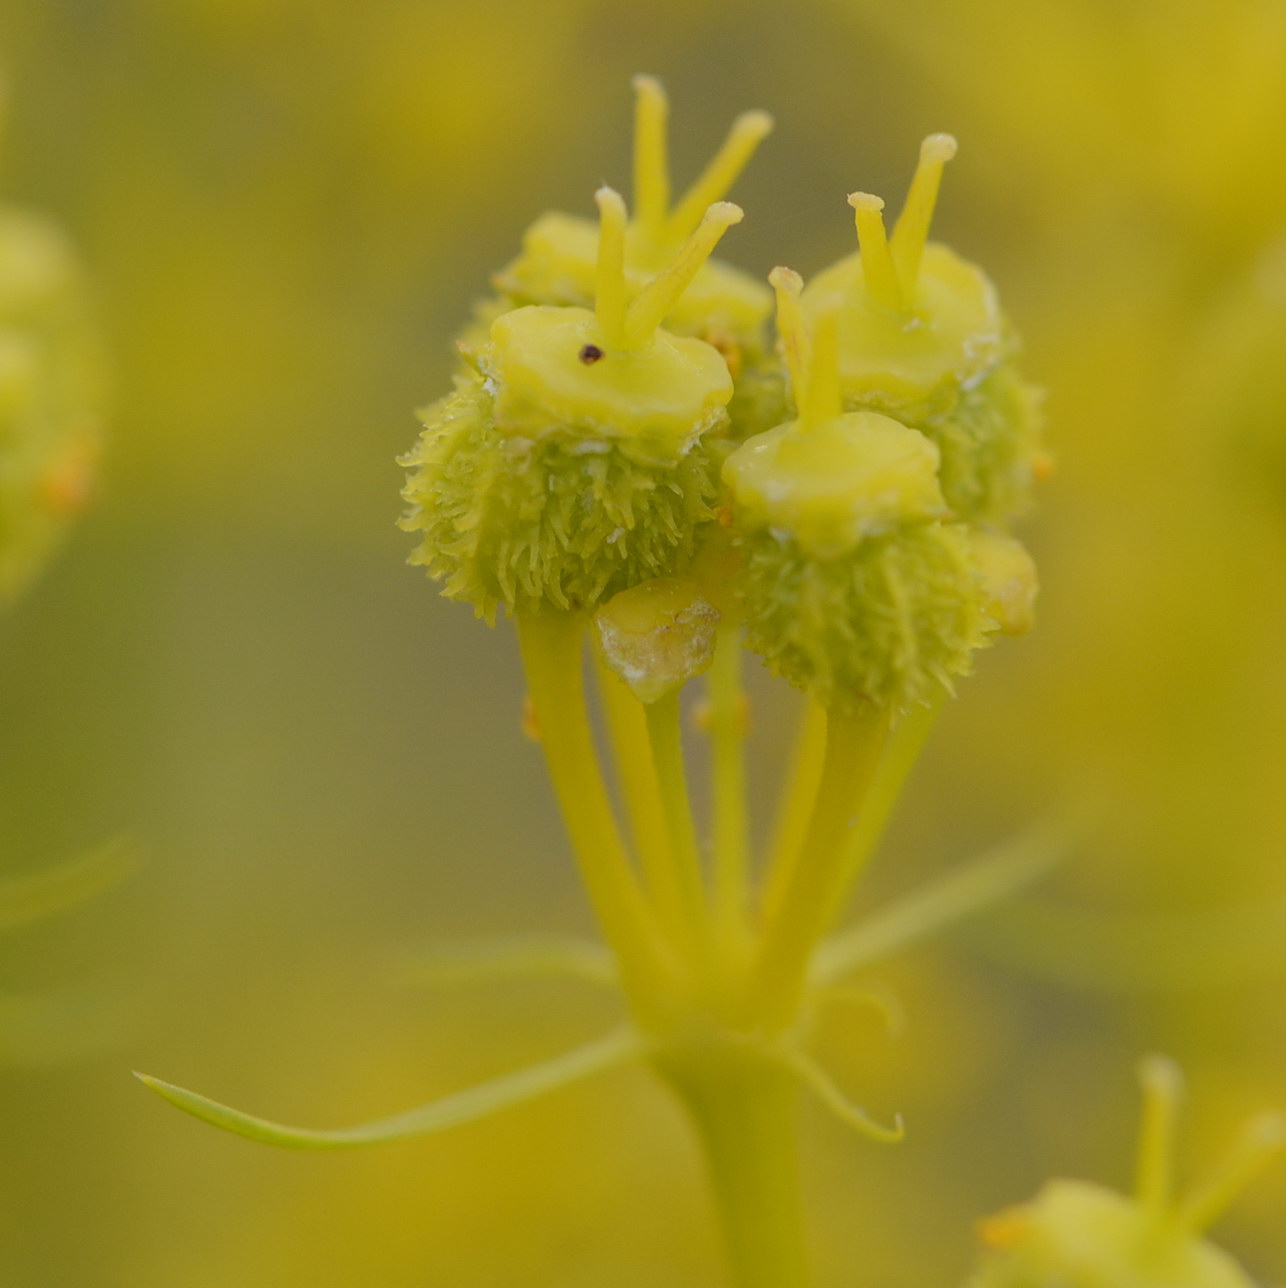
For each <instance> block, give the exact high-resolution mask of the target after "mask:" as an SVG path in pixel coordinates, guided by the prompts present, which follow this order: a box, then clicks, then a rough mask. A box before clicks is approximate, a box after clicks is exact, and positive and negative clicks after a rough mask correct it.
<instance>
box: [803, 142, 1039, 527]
mask: <svg viewBox="0 0 1286 1288" xmlns="http://www.w3.org/2000/svg"><path fill="white" fill-rule="evenodd" d="M955 150H956V144H955V140H954V139H952V138H951V137H950V136H949V135H945V134H935V135H931V136H930V137H929V138H927V139H926V140H925V141H924V144H923V146H922V148H921V151H920V163H919V166H918V168H917V170H916V174H915V178H914V180H913V181H912V184H911V190H910V193H909V194H908V197H907V202H906V206H905V208H904V209H903V211H902V215H901V217H900V218H899V220H898V223H897V227H896V228H895V229H894V231H893V235H892V237H891V238H890V237H887V236H886V234H885V229H884V219H883V214H882V211H883V207H884V203H883V201H881V200H880V198H878V197H874V196H871V195H870V194H868V193H854V194H853V195H852V196H850V198H849V202H850V204H851V205H852V206H853V208H854V212H855V220H856V224H857V233H858V241H859V246H860V253H859V254H855V255H851V256H849V257H847V258H846V259H843V260H841V261H840V262H839V263H837V264H835V265H833V266H832V267H830V268H829V269H826V270H825V271H824V272H822V273H819V274H818V275H817V276H816V277H815V278H814V279H813V281H812V282H811V283H810V285H809V287H808V289H807V290H806V291H805V292H804V297H803V311H804V314H805V316H806V317H807V318H808V319H813V318H816V317H817V316H819V315H820V314H822V313H825V312H830V311H835V312H836V313H837V315H838V317H839V335H840V340H839V372H840V388H841V392H842V397H843V403H844V407H845V408H846V409H847V410H850V411H855V410H872V411H879V412H883V413H885V414H887V415H890V416H893V417H895V418H896V419H897V420H899V421H901V422H902V423H903V424H905V425H909V426H911V427H912V428H915V429H919V430H921V431H922V432H923V433H924V434H926V435H927V436H928V437H929V438H931V439H932V440H933V442H934V443H936V444H937V446H938V449H939V451H940V452H941V454H942V486H943V492H944V495H945V496H946V500H947V504H948V505H949V506H950V507H951V510H952V512H953V514H955V515H956V516H957V517H958V518H960V519H963V520H965V521H967V522H971V523H979V522H981V523H993V524H994V523H1002V522H1005V521H1007V520H1009V519H1011V518H1013V517H1014V516H1015V515H1017V514H1019V513H1021V512H1022V511H1023V510H1024V509H1025V508H1026V507H1027V505H1028V503H1029V494H1030V491H1031V486H1032V482H1033V479H1034V477H1035V476H1036V475H1037V474H1038V473H1039V472H1040V471H1041V469H1042V468H1043V461H1044V457H1043V455H1042V451H1041V446H1040V407H1039V398H1038V396H1037V394H1036V391H1035V390H1034V389H1033V388H1032V387H1031V386H1030V385H1028V384H1027V383H1026V382H1025V381H1024V380H1023V379H1022V377H1021V375H1019V373H1018V370H1017V367H1016V365H1015V355H1016V352H1017V342H1016V339H1015V337H1014V334H1013V331H1012V329H1011V327H1010V326H1009V324H1008V322H1007V320H1006V318H1005V316H1004V314H1003V312H1002V311H1001V308H1000V304H999V300H998V298H997V296H996V291H995V288H994V287H993V286H992V284H991V282H990V280H989V279H988V278H987V276H986V275H985V274H984V273H983V272H982V271H981V269H979V268H977V267H976V266H974V265H973V264H970V263H967V262H966V261H965V260H963V259H961V258H960V257H959V256H958V255H956V254H955V253H954V252H953V251H951V250H949V249H948V248H947V247H946V246H943V245H940V244H938V243H933V242H927V240H926V239H927V237H928V232H929V226H930V223H931V221H932V217H933V208H934V205H935V203H936V200H937V192H938V186H939V183H940V181H941V176H942V169H943V166H944V164H945V163H946V161H947V160H949V159H950V158H951V157H952V156H954V155H955Z"/></svg>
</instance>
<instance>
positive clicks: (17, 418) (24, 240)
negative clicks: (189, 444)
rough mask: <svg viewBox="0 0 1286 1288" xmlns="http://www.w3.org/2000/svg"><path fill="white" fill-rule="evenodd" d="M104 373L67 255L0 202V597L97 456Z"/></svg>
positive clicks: (38, 555)
mask: <svg viewBox="0 0 1286 1288" xmlns="http://www.w3.org/2000/svg"><path fill="white" fill-rule="evenodd" d="M102 404H103V376H102V368H101V360H100V355H99V351H98V346H97V338H96V335H95V332H94V328H93V326H92V324H91V321H90V319H89V316H88V309H87V306H86V301H85V292H84V285H83V282H82V279H81V273H80V269H79V265H78V264H77V261H76V257H75V255H74V253H73V252H72V250H71V247H70V246H69V245H68V243H67V241H66V240H65V238H64V237H63V236H62V235H61V234H60V233H58V232H57V231H56V230H55V229H53V228H51V227H50V226H49V225H48V224H46V223H45V222H44V221H43V220H41V219H38V218H37V217H35V216H33V215H29V214H26V213H24V212H21V211H17V210H13V209H7V208H0V603H3V602H5V601H8V600H10V599H12V598H13V597H14V596H15V595H16V594H17V593H18V592H19V591H20V590H21V589H22V588H23V587H24V586H25V585H26V584H27V583H28V582H29V581H30V580H31V579H32V577H34V576H35V575H36V573H37V572H38V571H39V570H40V569H41V568H42V567H43V565H44V563H45V560H46V558H47V557H48V555H49V554H50V552H51V551H52V549H53V548H54V546H55V545H56V544H57V543H58V541H59V539H60V538H61V537H62V535H63V533H64V531H65V530H66V528H67V525H68V523H69V522H70V520H71V519H72V517H73V516H74V515H75V514H77V513H78V512H79V510H80V509H81V508H82V506H83V504H84V502H85V500H86V498H87V496H88V492H89V488H90V483H91V480H92V478H93V473H94V468H95V465H96V462H97V457H98V450H99V440H100V434H101V425H102Z"/></svg>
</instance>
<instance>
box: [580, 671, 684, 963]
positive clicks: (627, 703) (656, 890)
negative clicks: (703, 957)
mask: <svg viewBox="0 0 1286 1288" xmlns="http://www.w3.org/2000/svg"><path fill="white" fill-rule="evenodd" d="M597 669H598V681H599V692H600V694H601V695H602V699H603V712H604V715H605V716H606V717H607V729H608V735H609V737H610V739H611V743H612V754H613V759H614V760H615V763H616V771H617V781H618V783H619V785H620V790H621V797H622V799H623V800H624V802H625V812H626V814H627V816H628V818H629V822H630V833H631V835H632V836H633V838H634V849H635V853H636V854H637V855H638V858H639V862H640V864H641V865H642V869H643V879H644V883H645V884H646V886H647V890H648V893H649V895H650V896H651V899H652V903H653V906H654V907H655V908H656V912H657V916H658V917H659V918H660V920H661V923H662V925H663V926H664V928H665V931H666V933H667V935H668V936H669V938H670V939H671V941H672V942H674V943H676V944H678V943H682V942H683V939H684V934H685V931H684V927H685V925H686V924H687V921H688V913H687V911H686V908H685V903H684V895H683V888H682V885H681V883H680V879H679V870H678V866H677V864H676V863H675V861H674V856H673V855H672V853H671V851H670V834H669V830H668V828H667V826H666V819H665V808H664V805H663V804H662V800H661V785H660V782H659V781H658V779H657V773H656V765H655V763H654V762H653V759H652V744H651V738H650V736H649V734H648V727H647V716H646V714H645V711H644V707H643V704H642V703H641V702H640V701H639V700H638V698H636V697H635V696H634V694H633V693H632V692H631V691H630V688H629V686H628V685H627V684H626V683H625V681H624V680H622V679H621V678H620V676H618V675H617V674H616V673H615V672H614V671H612V670H611V669H610V668H609V667H608V666H606V665H605V664H604V663H603V661H602V659H601V658H599V659H597Z"/></svg>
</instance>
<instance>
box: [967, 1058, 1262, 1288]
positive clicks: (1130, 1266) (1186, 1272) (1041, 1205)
mask: <svg viewBox="0 0 1286 1288" xmlns="http://www.w3.org/2000/svg"><path fill="white" fill-rule="evenodd" d="M1140 1077H1141V1080H1142V1083H1143V1093H1144V1108H1143V1130H1142V1133H1141V1138H1140V1144H1139V1158H1138V1169H1137V1176H1136V1182H1135V1189H1134V1193H1133V1194H1132V1195H1125V1194H1118V1193H1116V1191H1114V1190H1109V1189H1107V1188H1106V1187H1104V1186H1101V1185H1092V1184H1090V1183H1088V1182H1086V1181H1061V1180H1060V1181H1051V1182H1049V1184H1047V1185H1046V1186H1045V1187H1044V1188H1043V1189H1042V1190H1041V1192H1040V1193H1039V1194H1038V1195H1037V1196H1036V1198H1035V1199H1034V1200H1033V1201H1032V1202H1031V1203H1027V1204H1024V1205H1022V1206H1021V1207H1014V1208H1010V1209H1008V1210H1007V1211H1005V1212H1001V1213H1000V1214H999V1215H998V1216H994V1217H991V1218H990V1219H989V1220H987V1221H984V1222H983V1223H982V1226H981V1228H980V1235H981V1239H982V1243H983V1245H984V1247H985V1248H986V1252H985V1253H984V1255H983V1260H982V1264H981V1266H980V1267H979V1269H978V1272H977V1274H976V1275H975V1276H974V1277H973V1278H972V1279H971V1280H970V1281H969V1288H1054V1286H1055V1285H1057V1286H1058V1288H1253V1281H1252V1280H1251V1279H1250V1277H1249V1276H1248V1275H1247V1274H1246V1272H1245V1271H1244V1270H1243V1269H1242V1268H1241V1267H1240V1266H1239V1265H1238V1264H1237V1262H1236V1261H1234V1260H1233V1258H1232V1257H1230V1256H1229V1255H1228V1253H1226V1252H1224V1251H1223V1249H1221V1248H1218V1247H1216V1246H1215V1245H1214V1244H1213V1243H1211V1242H1209V1241H1208V1240H1207V1239H1206V1238H1205V1237H1204V1235H1205V1232H1206V1231H1207V1230H1208V1229H1209V1228H1210V1227H1211V1226H1212V1225H1213V1224H1214V1223H1215V1221H1217V1220H1218V1219H1219V1217H1220V1216H1222V1215H1223V1213H1224V1211H1225V1210H1226V1209H1227V1208H1228V1206H1229V1205H1230V1204H1231V1203H1232V1202H1233V1200H1234V1199H1235V1198H1236V1197H1237V1196H1238V1195H1239V1194H1240V1192H1241V1190H1242V1189H1243V1187H1244V1186H1245V1185H1246V1184H1247V1183H1248V1182H1249V1181H1250V1180H1251V1179H1252V1178H1253V1177H1254V1176H1255V1174H1256V1173H1257V1172H1258V1171H1259V1170H1260V1168H1261V1167H1263V1166H1264V1164H1265V1163H1266V1162H1267V1161H1268V1160H1269V1159H1270V1158H1272V1157H1273V1155H1275V1154H1277V1153H1279V1152H1280V1151H1281V1149H1282V1147H1283V1146H1284V1145H1286V1117H1283V1116H1282V1115H1281V1114H1265V1115H1263V1116H1261V1117H1259V1118H1255V1119H1253V1120H1252V1121H1251V1122H1249V1123H1248V1124H1247V1125H1246V1128H1245V1130H1244V1131H1243V1133H1242V1135H1241V1137H1240V1139H1239V1140H1238V1141H1237V1142H1236V1143H1235V1144H1234V1146H1233V1148H1232V1150H1231V1151H1230V1152H1229V1154H1228V1156H1227V1157H1226V1158H1225V1159H1224V1161H1223V1163H1222V1165H1221V1166H1220V1167H1219V1168H1218V1169H1217V1170H1216V1171H1215V1172H1214V1173H1212V1174H1211V1175H1210V1176H1209V1177H1208V1178H1207V1180H1206V1181H1205V1183H1204V1184H1201V1185H1198V1186H1196V1187H1194V1188H1193V1189H1191V1190H1189V1191H1188V1192H1187V1193H1186V1194H1182V1195H1178V1196H1176V1195H1175V1193H1174V1175H1173V1173H1174V1120H1175V1112H1176V1110H1177V1108H1178V1100H1179V1093H1180V1075H1179V1071H1178V1068H1177V1067H1176V1066H1175V1065H1174V1064H1172V1063H1171V1062H1170V1061H1169V1060H1165V1059H1162V1058H1161V1057H1158V1056H1154V1057H1152V1058H1150V1059H1148V1060H1145V1061H1144V1062H1143V1064H1142V1066H1141V1068H1140Z"/></svg>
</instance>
